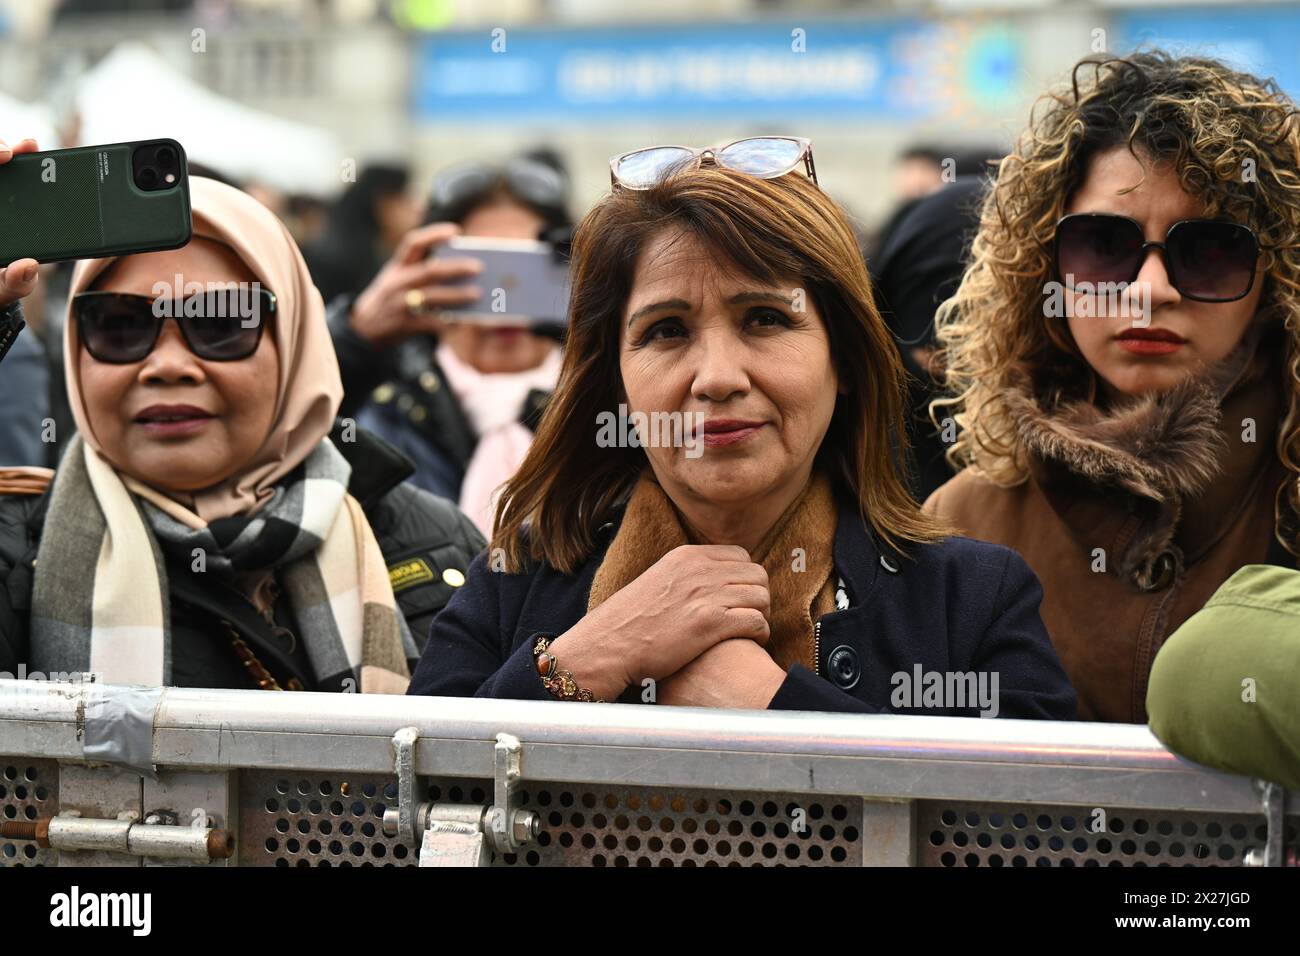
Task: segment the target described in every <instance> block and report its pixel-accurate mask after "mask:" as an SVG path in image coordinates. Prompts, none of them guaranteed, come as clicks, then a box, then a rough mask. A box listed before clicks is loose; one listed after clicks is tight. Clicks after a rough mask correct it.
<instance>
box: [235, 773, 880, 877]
mask: <svg viewBox="0 0 1300 956" xmlns="http://www.w3.org/2000/svg"><path fill="white" fill-rule="evenodd" d="M239 790H240V800H241V808H240V842H239V848H240V849H239V853H240V863H241V865H244V866H250V865H251V866H411V865H413V864H414V863H415V862H416V857H415V854H414V853H413V852H412V851H410V850H408V849H407V847H405V846H403V845H402V844H401V843H400V842H399V841H398V840H396V839H394V838H389V837H385V836H384V835H383V830H382V826H381V824H382V820H383V814H384V810H385V809H386V808H387V807H388V806H391V805H394V804H395V802H396V799H397V784H396V782H395V780H394V779H393V778H391V777H387V778H385V777H365V778H361V777H348V778H346V779H343V778H340V777H339V776H336V775H329V776H327V775H324V774H313V775H301V774H300V775H295V776H294V777H292V778H290V777H286V776H285V775H283V774H275V773H264V772H255V771H246V772H245V773H244V774H243V775H242V776H241V779H240V788H239ZM491 792H492V788H491V782H490V781H487V780H477V781H476V780H463V779H455V780H434V781H430V782H429V783H428V785H427V790H426V796H427V798H428V799H430V800H437V801H444V802H450V803H476V804H484V803H487V802H490V800H491ZM519 796H520V801H521V804H522V806H523V808H524V809H528V810H532V811H534V812H536V813H537V814H538V815H539V817H540V819H541V824H542V826H541V832H540V834H539V835H538V837H537V839H536V840H535V841H534V842H533V843H531V844H529V845H528V846H527V847H526V848H525V849H523V850H521V852H520V853H518V854H503V855H501V856H500V858H497V855H496V854H493V865H495V866H615V867H617V866H795V865H805V866H806V865H812V866H857V865H859V864H860V863H861V859H862V848H861V839H862V835H861V834H862V801H861V800H858V799H856V798H853V797H847V798H826V797H822V798H817V799H809V798H808V797H806V796H796V795H782V794H755V795H753V796H752V797H749V798H746V797H745V795H743V794H741V795H737V794H735V793H720V792H716V791H704V790H669V789H660V788H636V789H631V788H628V789H611V788H607V787H576V786H574V785H572V784H564V783H559V784H545V783H537V784H530V786H529V788H527V789H521V790H520V794H519Z"/></svg>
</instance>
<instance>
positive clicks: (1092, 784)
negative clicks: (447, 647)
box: [0, 680, 1300, 813]
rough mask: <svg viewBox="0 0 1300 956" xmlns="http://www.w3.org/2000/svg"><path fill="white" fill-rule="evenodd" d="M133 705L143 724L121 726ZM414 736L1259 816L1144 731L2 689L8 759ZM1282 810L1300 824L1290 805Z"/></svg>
mask: <svg viewBox="0 0 1300 956" xmlns="http://www.w3.org/2000/svg"><path fill="white" fill-rule="evenodd" d="M124 702H125V704H126V705H128V706H127V708H126V711H124V710H123V707H122V705H123V703H124ZM131 707H134V708H135V711H136V712H137V713H143V714H145V717H144V719H143V721H135V722H134V723H133V721H131V720H130V719H125V718H123V717H122V714H123V713H124V712H126V713H130V711H131ZM96 723H99V724H100V726H99V727H98V728H96V727H95V724H96ZM404 727H414V728H416V730H417V732H418V741H417V744H416V747H415V765H414V769H415V772H416V773H417V774H422V775H435V774H436V775H439V776H452V777H475V778H485V777H491V776H492V774H493V766H494V745H495V741H496V735H497V734H499V733H502V732H506V733H509V734H511V735H513V736H515V737H517V738H519V740H520V741H521V744H522V760H521V765H522V779H524V780H563V781H568V782H573V783H588V784H613V785H621V786H661V787H662V786H678V787H707V788H735V789H738V790H740V789H751V790H752V789H757V790H779V791H788V792H797V793H826V794H856V795H861V796H863V797H867V798H877V799H898V800H916V799H926V800H929V799H945V800H947V799H954V800H989V801H1002V800H1006V801H1015V802H1021V803H1027V802H1031V803H1046V804H1053V803H1055V804H1079V803H1085V802H1086V803H1095V804H1097V805H1102V806H1110V807H1131V808H1164V809H1188V810H1200V811H1210V812H1222V813H1258V812H1259V809H1260V797H1259V793H1258V792H1257V790H1256V789H1255V787H1254V785H1253V784H1252V782H1251V781H1250V780H1249V779H1247V778H1245V777H1238V776H1234V775H1231V774H1223V773H1218V772H1215V771H1211V770H1208V769H1206V768H1203V767H1200V766H1198V765H1196V764H1193V763H1191V762H1189V761H1186V760H1184V759H1182V758H1180V757H1177V756H1176V755H1174V754H1172V753H1170V752H1169V751H1168V750H1166V749H1165V748H1164V747H1163V746H1162V745H1161V744H1160V742H1159V741H1158V740H1156V738H1155V737H1154V736H1152V734H1151V732H1150V731H1149V730H1148V729H1147V728H1146V727H1145V726H1140V725H1127V724H1098V723H1074V722H1058V721H1027V720H1004V719H980V718H959V717H927V716H900V715H880V716H865V715H851V714H828V713H791V712H781V713H773V712H767V711H735V710H714V709H704V708H686V707H681V708H678V707H655V706H639V707H638V706H629V705H619V704H571V703H559V702H556V703H549V702H536V701H513V700H486V699H461V698H438V697H390V696H383V695H360V694H315V693H285V694H275V693H268V692H265V691H235V690H198V689H187V688H148V689H146V688H125V687H114V686H111V685H100V684H93V683H55V682H41V681H11V680H0V753H3V754H10V755H15V756H30V757H45V758H53V759H59V760H74V761H79V760H86V759H88V755H87V752H86V750H85V746H86V741H87V740H88V739H89V738H90V737H91V736H94V735H95V734H94V732H96V731H97V732H98V734H99V736H101V737H102V736H103V735H104V734H105V733H110V734H120V735H126V736H130V735H132V734H134V735H137V736H138V737H140V738H141V740H139V741H138V743H141V744H142V746H143V748H144V749H143V752H144V753H148V754H151V755H152V756H151V762H152V763H153V764H154V765H157V766H159V767H166V768H168V769H180V768H188V769H194V770H201V769H209V770H215V769H222V768H230V769H233V768H248V769H268V770H270V769H275V770H311V769H322V768H329V769H332V770H346V771H350V772H357V773H392V772H393V765H394V764H393V761H394V749H393V735H394V734H395V733H396V732H397V731H398V730H399V729H401V728H404ZM1286 812H1287V813H1297V812H1300V799H1297V796H1296V795H1295V794H1289V795H1288V804H1287V808H1286Z"/></svg>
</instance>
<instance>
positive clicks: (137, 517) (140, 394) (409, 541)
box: [0, 178, 482, 692]
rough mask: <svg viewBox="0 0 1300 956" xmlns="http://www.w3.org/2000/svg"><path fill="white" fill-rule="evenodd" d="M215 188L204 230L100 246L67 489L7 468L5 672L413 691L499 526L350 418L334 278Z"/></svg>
mask: <svg viewBox="0 0 1300 956" xmlns="http://www.w3.org/2000/svg"><path fill="white" fill-rule="evenodd" d="M191 199H192V206H193V214H194V238H193V239H192V241H191V242H190V243H189V244H188V245H186V246H184V247H182V248H181V249H177V250H172V251H168V252H159V253H149V254H140V255H132V256H126V257H122V258H116V259H98V260H88V261H83V262H81V263H79V264H78V266H77V269H76V272H75V274H74V279H73V285H72V289H71V295H70V302H69V316H68V321H67V323H66V334H65V372H66V377H67V382H68V391H69V398H70V402H71V406H72V409H73V413H74V416H75V417H76V421H77V426H78V430H79V434H78V436H77V437H76V438H74V439H73V440H72V441H71V442H70V443H69V445H68V448H67V450H66V451H65V452H64V455H63V458H62V459H61V462H60V465H59V468H58V471H57V473H55V474H54V475H53V480H52V482H50V483H49V487H48V488H44V487H43V486H44V485H45V483H46V481H45V479H46V478H47V476H48V473H45V474H42V472H41V471H40V470H37V469H26V470H22V471H20V472H0V492H4V494H0V671H8V672H10V673H11V674H14V675H15V676H23V675H24V673H25V674H26V675H27V676H31V675H32V674H33V672H36V673H38V674H40V675H55V676H57V675H59V674H76V673H94V674H97V675H98V679H100V680H102V681H106V682H109V683H119V684H149V685H157V684H164V685H178V686H205V687H249V688H251V687H262V688H265V689H308V690H342V691H348V690H360V691H363V692H372V691H373V692H400V691H402V690H403V689H404V688H405V686H406V682H407V679H408V676H409V666H410V662H411V661H412V660H413V659H414V658H415V657H416V655H417V653H418V647H419V646H421V645H422V644H423V642H424V639H425V636H426V634H427V631H428V627H429V624H430V622H431V621H432V617H433V615H434V614H435V613H436V612H437V611H438V610H440V609H441V606H442V604H443V603H445V601H446V599H447V598H448V597H449V596H450V594H451V593H452V588H453V587H454V586H455V584H456V583H458V581H459V580H460V578H459V577H458V575H459V574H460V573H461V572H462V571H463V570H464V568H465V567H466V566H467V565H468V563H469V560H470V559H471V558H472V557H473V554H474V553H475V552H476V551H477V550H479V548H480V547H481V546H482V539H481V538H480V537H479V536H478V534H477V532H476V531H475V530H474V529H473V527H472V525H470V523H469V522H468V521H467V520H466V519H465V518H464V517H463V516H461V515H460V514H459V512H457V511H456V510H455V508H454V507H453V506H452V505H451V504H450V503H448V502H446V501H443V500H441V499H438V498H435V497H433V496H431V495H428V494H427V493H424V492H421V491H419V490H417V489H415V488H414V487H412V486H409V485H404V484H402V482H403V479H404V478H405V477H407V476H408V475H409V474H410V470H411V468H410V464H409V462H408V461H406V460H404V459H403V458H402V456H401V455H400V454H399V453H397V452H396V451H395V450H393V449H392V448H390V447H388V446H386V445H384V444H383V443H382V442H380V441H378V440H377V439H375V438H374V437H373V436H369V435H367V434H366V433H365V432H364V431H361V430H359V429H356V428H355V426H354V425H352V424H351V423H349V422H346V421H338V422H336V420H335V413H336V411H337V409H338V405H339V402H340V399H341V396H342V387H341V383H340V380H339V373H338V364H337V361H336V360H335V357H334V353H333V349H332V346H331V344H330V339H329V334H328V331H327V329H326V325H325V318H324V310H323V307H322V304H321V299H320V295H319V293H318V292H317V291H316V289H315V287H314V286H313V285H312V283H311V279H310V277H309V276H308V273H307V270H306V268H305V266H304V264H303V260H302V257H301V255H300V253H299V251H298V249H297V247H296V246H295V245H294V243H293V240H292V239H291V238H290V237H289V234H288V232H287V231H286V230H285V228H284V226H283V225H282V224H281V223H280V222H279V220H278V219H276V218H275V216H274V215H273V214H271V213H270V212H269V211H268V210H266V209H265V208H264V207H262V206H261V205H260V204H258V203H257V202H256V201H255V200H253V199H252V198H251V197H249V196H247V195H246V194H244V193H242V192H240V191H238V190H235V189H232V188H230V187H228V186H224V185H222V184H220V183H217V182H214V181H212V180H207V179H202V178H194V179H192V180H191ZM27 261H29V260H23V261H20V262H17V263H13V264H11V265H10V267H9V269H8V270H6V273H8V274H6V275H3V276H0V279H2V280H3V281H2V282H0V308H5V307H6V306H7V305H9V303H7V302H6V301H4V300H5V298H6V297H8V298H10V299H14V300H15V301H16V294H19V295H20V294H22V288H21V287H19V288H17V290H15V287H16V286H21V285H22V283H21V281H20V280H21V275H22V272H21V270H22V266H23V265H24V264H25V262H27ZM14 273H17V274H16V275H14ZM28 291H30V290H28ZM10 307H11V308H12V306H10ZM169 310H170V311H169ZM160 315H161V317H160ZM173 317H174V318H175V320H174V321H173V320H172V319H173ZM390 579H391V580H390ZM395 589H396V591H397V596H395V594H394V590H395Z"/></svg>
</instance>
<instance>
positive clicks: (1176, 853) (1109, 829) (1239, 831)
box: [916, 801, 1297, 867]
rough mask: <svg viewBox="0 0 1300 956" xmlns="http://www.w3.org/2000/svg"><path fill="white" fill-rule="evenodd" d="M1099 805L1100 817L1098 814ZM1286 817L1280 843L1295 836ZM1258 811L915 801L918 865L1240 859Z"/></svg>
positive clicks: (1260, 822)
mask: <svg viewBox="0 0 1300 956" xmlns="http://www.w3.org/2000/svg"><path fill="white" fill-rule="evenodd" d="M1097 809H1101V810H1103V811H1104V817H1103V816H1101V815H1099V814H1097V812H1096V811H1097ZM1296 829H1297V821H1296V820H1294V819H1291V820H1288V821H1287V827H1286V835H1285V842H1286V844H1287V845H1293V844H1294V843H1295V840H1296ZM1266 832H1267V829H1266V827H1265V825H1264V818H1263V816H1262V814H1261V815H1232V814H1205V813H1174V812H1167V811H1164V810H1154V811H1149V810H1123V809H1113V810H1111V809H1106V808H1104V807H1103V808H1094V807H1047V806H1029V805H1015V804H993V803H949V802H940V801H921V802H920V803H919V804H918V805H917V826H916V834H917V862H918V864H919V865H921V866H948V867H970V866H994V867H997V866H1241V865H1243V860H1244V858H1245V855H1246V854H1247V853H1248V852H1249V851H1250V850H1251V849H1254V848H1257V847H1258V848H1262V847H1263V845H1264V839H1265V835H1266Z"/></svg>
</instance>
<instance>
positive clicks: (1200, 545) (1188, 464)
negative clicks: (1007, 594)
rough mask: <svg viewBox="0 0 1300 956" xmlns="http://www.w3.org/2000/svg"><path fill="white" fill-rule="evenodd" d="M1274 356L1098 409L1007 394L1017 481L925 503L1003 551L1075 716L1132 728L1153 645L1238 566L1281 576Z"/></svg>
mask: <svg viewBox="0 0 1300 956" xmlns="http://www.w3.org/2000/svg"><path fill="white" fill-rule="evenodd" d="M1280 354H1281V345H1280V343H1279V342H1278V341H1277V340H1276V339H1270V340H1267V341H1266V342H1265V343H1262V344H1261V345H1260V346H1259V347H1257V348H1253V347H1252V348H1247V347H1245V346H1244V345H1243V347H1241V348H1239V349H1238V351H1237V352H1236V353H1234V354H1233V355H1231V356H1229V358H1228V359H1225V360H1224V362H1222V363H1220V365H1218V366H1217V367H1215V368H1214V369H1213V370H1212V371H1211V372H1210V373H1209V374H1207V375H1205V376H1204V377H1201V378H1195V379H1189V380H1187V381H1186V382H1184V383H1182V384H1181V385H1179V386H1178V387H1177V388H1175V389H1172V390H1171V391H1169V392H1166V393H1164V394H1163V395H1159V396H1149V397H1143V398H1141V399H1138V400H1133V401H1131V402H1129V403H1127V404H1125V405H1123V406H1122V407H1116V408H1113V409H1110V410H1104V409H1101V408H1099V407H1098V406H1097V405H1095V404H1093V403H1091V402H1073V403H1064V402H1063V403H1061V404H1059V405H1057V406H1056V407H1054V408H1051V410H1050V411H1049V410H1046V409H1045V407H1044V405H1045V404H1046V403H1045V402H1042V401H1040V400H1039V399H1037V398H1036V397H1035V396H1033V395H1031V394H1029V392H1028V391H1022V392H1014V393H1012V394H1011V395H1010V396H1009V399H1010V401H1011V402H1012V408H1013V411H1014V415H1015V421H1016V427H1017V430H1018V438H1019V439H1020V441H1021V442H1022V444H1023V448H1024V449H1025V451H1026V452H1027V454H1028V470H1029V477H1028V479H1027V480H1026V481H1024V482H1023V483H1021V484H1019V485H1016V486H1014V487H1000V486H998V485H995V484H993V483H992V482H991V481H989V480H988V479H986V478H984V477H982V476H980V475H979V474H977V473H976V471H975V470H974V469H970V468H968V469H966V470H965V471H963V472H961V473H960V474H958V475H957V476H956V477H954V478H953V479H951V480H950V481H948V482H947V483H946V484H945V485H943V486H942V487H940V488H939V489H938V490H937V491H935V492H934V494H933V495H931V496H930V498H929V500H928V501H927V502H926V505H925V507H926V510H928V511H931V512H934V513H936V514H938V515H940V516H942V517H944V518H946V519H948V520H949V521H951V522H952V523H953V524H955V525H956V526H957V528H958V529H959V530H960V531H961V533H963V534H967V535H969V536H971V537H973V538H978V539H982V540H985V541H992V542H996V543H998V544H1003V545H1006V546H1008V547H1011V548H1014V549H1015V550H1017V551H1019V552H1020V553H1021V555H1023V556H1024V558H1025V560H1026V561H1027V562H1028V563H1029V566H1030V567H1031V568H1032V569H1033V570H1034V572H1035V573H1036V574H1037V575H1038V577H1039V579H1040V580H1041V581H1042V585H1043V591H1044V599H1043V605H1042V615H1043V620H1044V622H1045V623H1046V624H1047V630H1048V633H1049V634H1050V635H1051V637H1052V643H1053V644H1054V645H1055V647H1056V651H1057V654H1058V655H1060V658H1061V662H1062V663H1063V664H1064V665H1065V669H1066V672H1067V673H1068V674H1069V676H1070V679H1071V681H1072V682H1073V683H1074V687H1075V690H1076V691H1077V693H1078V695H1079V716H1080V718H1081V719H1084V720H1105V721H1113V722H1124V723H1144V722H1145V721H1146V719H1147V716H1146V707H1145V700H1146V692H1147V678H1148V675H1149V673H1150V670H1151V662H1152V659H1153V658H1154V657H1155V654H1156V651H1158V650H1159V649H1160V646H1161V644H1162V643H1163V642H1164V640H1165V638H1166V637H1168V636H1169V634H1170V633H1172V632H1173V631H1174V630H1175V629H1176V628H1177V627H1178V626H1179V625H1180V624H1182V623H1183V621H1185V620H1186V619H1187V618H1188V617H1190V616H1191V615H1192V614H1193V613H1194V612H1195V611H1197V610H1199V609H1200V608H1201V606H1202V605H1204V604H1205V602H1206V601H1207V600H1208V599H1209V597H1210V595H1212V594H1213V593H1214V592H1215V590H1217V589H1218V587H1219V585H1221V584H1222V583H1223V582H1224V581H1226V580H1227V579H1228V578H1229V577H1230V576H1231V575H1232V574H1233V572H1235V571H1236V570H1237V569H1238V568H1240V567H1242V566H1243V565H1246V564H1266V563H1267V564H1283V565H1285V566H1287V567H1292V568H1294V567H1296V559H1295V557H1294V556H1292V555H1290V554H1289V553H1288V552H1287V551H1286V550H1285V549H1284V548H1283V547H1282V546H1281V545H1280V544H1279V543H1278V542H1277V540H1276V538H1275V537H1274V526H1275V501H1276V499H1277V493H1278V490H1279V488H1280V487H1281V486H1282V483H1283V482H1284V481H1285V480H1286V474H1287V473H1286V471H1285V470H1284V468H1283V465H1282V463H1281V460H1280V457H1279V454H1278V451H1277V434H1278V428H1279V424H1280V422H1281V419H1282V417H1283V416H1284V414H1285V403H1286V397H1285V396H1286V391H1285V388H1284V384H1283V382H1284V379H1283V371H1282V368H1281V363H1280V362H1279V361H1278V359H1279V357H1280ZM1247 419H1252V420H1253V422H1254V429H1253V438H1254V440H1253V441H1249V440H1247V439H1249V438H1250V437H1251V432H1250V425H1249V423H1248V422H1247V421H1246V420H1247ZM1288 514H1289V512H1288ZM1289 520H1290V519H1289V518H1288V521H1289ZM1231 638H1232V635H1224V639H1225V640H1231Z"/></svg>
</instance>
